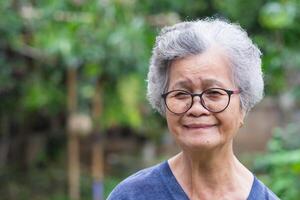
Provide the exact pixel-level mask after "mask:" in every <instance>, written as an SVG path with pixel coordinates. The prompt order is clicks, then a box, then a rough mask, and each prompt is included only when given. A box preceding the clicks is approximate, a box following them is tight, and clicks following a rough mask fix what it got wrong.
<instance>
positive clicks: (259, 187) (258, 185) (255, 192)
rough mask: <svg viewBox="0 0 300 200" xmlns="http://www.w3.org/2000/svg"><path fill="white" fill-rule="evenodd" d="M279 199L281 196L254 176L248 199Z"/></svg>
mask: <svg viewBox="0 0 300 200" xmlns="http://www.w3.org/2000/svg"><path fill="white" fill-rule="evenodd" d="M255 199H262V200H279V198H278V197H277V196H276V195H275V194H274V193H273V192H272V191H271V190H270V189H269V188H268V187H267V186H266V185H265V184H264V183H263V182H261V181H260V180H259V179H258V178H257V177H256V176H254V181H253V185H252V188H251V191H250V194H249V197H248V198H247V200H255Z"/></svg>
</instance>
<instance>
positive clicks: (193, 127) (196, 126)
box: [183, 124, 216, 129]
mask: <svg viewBox="0 0 300 200" xmlns="http://www.w3.org/2000/svg"><path fill="white" fill-rule="evenodd" d="M183 126H184V127H185V128H188V129H207V128H212V127H214V126H216V124H185V125H183Z"/></svg>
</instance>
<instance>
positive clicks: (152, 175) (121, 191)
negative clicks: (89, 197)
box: [108, 162, 166, 200]
mask: <svg viewBox="0 0 300 200" xmlns="http://www.w3.org/2000/svg"><path fill="white" fill-rule="evenodd" d="M165 165H166V162H162V163H159V164H157V165H155V166H152V167H149V168H146V169H142V170H140V171H138V172H136V173H135V174H133V175H131V176H129V177H128V178H126V179H124V180H123V181H122V182H120V183H119V184H118V185H117V186H116V187H115V188H114V189H113V191H112V192H111V193H110V195H109V197H108V200H113V199H137V197H139V196H140V198H138V199H146V198H145V197H146V196H145V192H146V191H147V192H151V190H152V191H153V190H155V188H161V187H160V185H161V184H162V181H161V178H162V177H161V172H162V171H163V170H164V168H165V167H166V166H165ZM156 190H157V189H156Z"/></svg>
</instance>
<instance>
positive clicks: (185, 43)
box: [108, 19, 278, 200]
mask: <svg viewBox="0 0 300 200" xmlns="http://www.w3.org/2000/svg"><path fill="white" fill-rule="evenodd" d="M260 55H261V53H260V51H259V49H258V48H257V47H256V46H255V45H254V44H253V43H252V41H251V40H250V39H249V37H248V36H247V33H246V32H245V31H244V30H243V29H242V28H241V27H240V26H238V25H235V24H230V23H228V22H225V21H221V20H218V19H215V20H214V19H205V20H198V21H193V22H183V23H178V24H176V25H174V26H171V27H166V28H164V29H162V31H161V33H160V34H159V36H158V37H157V38H156V43H155V46H154V49H153V55H152V58H151V64H150V68H149V73H148V99H149V101H150V104H151V105H152V106H153V107H154V108H155V109H156V110H157V111H158V112H159V113H160V114H161V115H163V116H164V117H165V118H166V120H167V124H168V128H169V131H170V132H171V134H172V135H173V137H174V139H175V140H176V143H177V144H178V145H179V147H180V149H181V152H180V153H179V154H177V155H175V156H174V157H172V158H170V159H169V160H167V161H164V162H162V163H160V164H158V165H156V166H153V167H150V168H148V169H144V170H141V171H139V172H137V173H136V174H134V175H132V176H130V177H129V178H127V179H125V180H124V181H123V182H121V183H120V184H119V185H118V186H117V187H116V188H115V189H114V190H113V191H112V193H111V194H110V196H109V198H108V199H110V200H115V199H124V200H125V199H126V200H129V199H130V200H131V199H132V200H146V199H147V200H148V199H153V200H156V199H163V200H171V199H172V200H174V199H180V200H181V199H192V200H202V199H209V200H212V199H230V200H235V199H236V200H241V199H248V200H254V199H259V200H264V199H278V197H276V195H275V194H274V193H272V192H271V191H270V190H269V189H268V188H267V187H266V186H265V185H264V184H263V183H262V182H260V181H259V180H258V179H257V178H256V177H255V176H254V175H253V174H252V173H251V172H250V171H249V170H248V169H247V168H246V167H245V166H244V165H243V164H242V163H241V162H240V161H239V160H238V159H237V158H236V156H235V155H234V153H233V149H232V144H233V138H234V137H235V135H236V134H237V132H238V130H239V129H240V127H241V126H243V122H244V118H245V115H246V114H247V113H248V112H249V111H250V110H251V108H252V107H253V106H254V105H255V104H256V103H258V102H259V101H260V100H261V99H262V97H263V88H264V83H263V78H262V71H261V59H260Z"/></svg>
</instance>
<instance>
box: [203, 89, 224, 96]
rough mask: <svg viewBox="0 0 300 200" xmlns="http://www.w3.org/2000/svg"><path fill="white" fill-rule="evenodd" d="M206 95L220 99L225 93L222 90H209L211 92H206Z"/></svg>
mask: <svg viewBox="0 0 300 200" xmlns="http://www.w3.org/2000/svg"><path fill="white" fill-rule="evenodd" d="M205 95H207V96H211V97H219V96H222V95H224V92H223V91H221V90H209V91H207V92H205Z"/></svg>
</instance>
